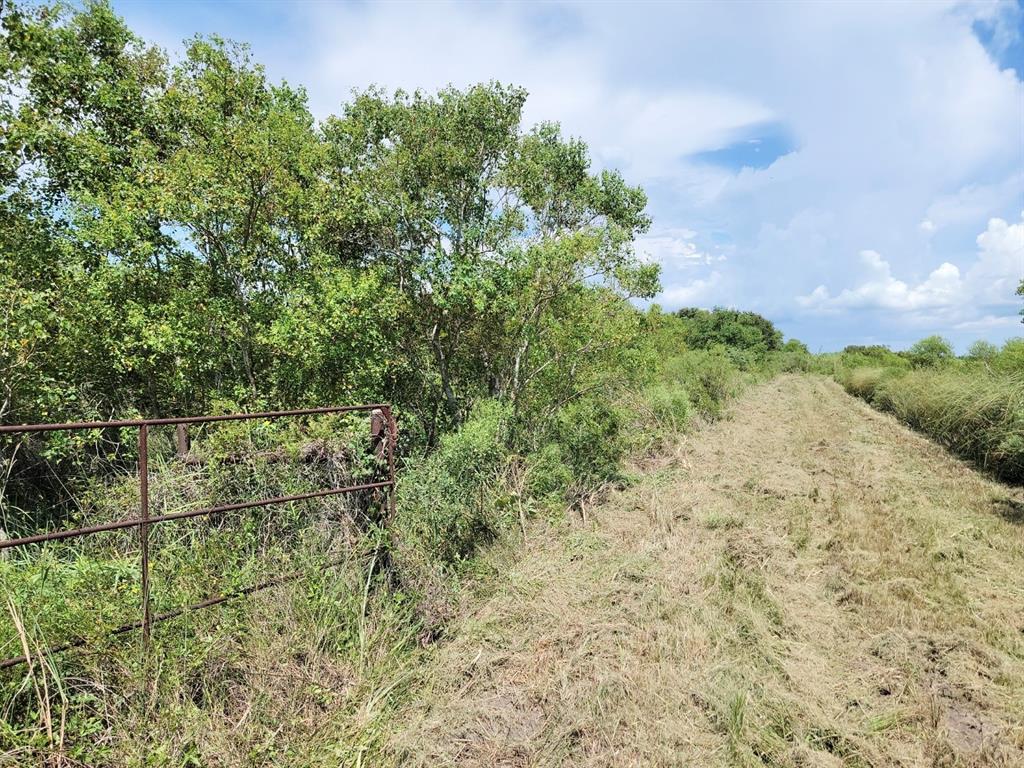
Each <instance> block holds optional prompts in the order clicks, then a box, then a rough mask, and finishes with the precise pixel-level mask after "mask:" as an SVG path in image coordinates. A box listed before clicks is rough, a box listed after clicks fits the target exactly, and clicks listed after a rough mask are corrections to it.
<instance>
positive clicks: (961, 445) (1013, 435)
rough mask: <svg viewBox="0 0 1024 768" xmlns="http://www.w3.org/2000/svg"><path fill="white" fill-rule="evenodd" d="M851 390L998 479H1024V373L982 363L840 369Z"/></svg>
mask: <svg viewBox="0 0 1024 768" xmlns="http://www.w3.org/2000/svg"><path fill="white" fill-rule="evenodd" d="M837 378H838V379H839V381H840V383H841V384H842V385H843V386H844V387H845V388H846V390H847V391H848V392H850V393H851V394H854V395H857V396H858V397H862V398H864V399H865V400H867V401H868V402H870V403H871V404H872V405H875V406H876V407H878V408H880V409H882V410H884V411H888V412H890V413H892V414H894V415H895V416H896V417H897V418H899V419H900V420H901V421H903V422H904V423H906V424H908V425H909V426H911V427H913V428H914V429H918V430H920V431H921V432H924V433H925V434H927V435H929V436H930V437H932V438H934V439H936V440H938V441H939V442H940V443H942V444H943V445H945V446H947V447H948V448H949V449H950V450H951V451H953V452H955V453H957V454H958V455H960V456H963V457H964V458H968V459H972V460H974V461H977V462H978V463H979V464H980V465H981V466H982V467H984V468H985V469H987V470H989V471H991V472H992V473H993V474H994V475H996V476H997V477H999V478H1001V479H1004V480H1008V481H1011V482H1024V375H1022V374H1020V373H1001V372H998V371H994V370H991V369H990V368H987V367H984V366H960V367H953V368H946V369H920V370H912V371H903V370H894V369H890V368H878V367H858V368H852V369H845V368H844V369H841V370H840V372H839V374H838V375H837Z"/></svg>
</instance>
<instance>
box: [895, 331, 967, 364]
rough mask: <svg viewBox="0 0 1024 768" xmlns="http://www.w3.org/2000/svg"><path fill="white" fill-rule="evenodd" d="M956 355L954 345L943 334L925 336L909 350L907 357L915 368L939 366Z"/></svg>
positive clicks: (948, 361)
mask: <svg viewBox="0 0 1024 768" xmlns="http://www.w3.org/2000/svg"><path fill="white" fill-rule="evenodd" d="M955 357H956V355H954V354H953V345H952V344H950V343H949V342H948V341H946V339H944V338H942V337H941V336H928V337H926V338H923V339H921V340H920V341H918V342H917V343H915V344H914V345H913V346H912V347H911V348H910V349H908V350H907V358H908V359H909V360H910V364H911V365H912V366H913V367H915V368H939V367H941V366H944V365H947V364H948V363H950V362H951V361H952V360H953V359H954V358H955Z"/></svg>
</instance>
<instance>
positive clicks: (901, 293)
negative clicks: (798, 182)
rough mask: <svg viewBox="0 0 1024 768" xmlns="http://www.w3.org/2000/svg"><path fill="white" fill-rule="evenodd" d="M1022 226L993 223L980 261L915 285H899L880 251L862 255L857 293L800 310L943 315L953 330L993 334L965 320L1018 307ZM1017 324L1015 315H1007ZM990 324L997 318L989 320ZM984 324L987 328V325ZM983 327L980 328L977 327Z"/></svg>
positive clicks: (809, 300)
mask: <svg viewBox="0 0 1024 768" xmlns="http://www.w3.org/2000/svg"><path fill="white" fill-rule="evenodd" d="M1021 217H1022V222H1021V223H1018V224H1008V223H1007V222H1006V221H1004V220H1003V219H998V218H995V219H991V220H989V222H988V227H987V229H986V230H985V231H984V232H982V233H981V234H980V235H978V237H977V244H978V255H977V258H976V259H975V260H974V262H973V263H972V264H971V265H970V267H968V269H967V271H966V273H964V274H961V272H960V269H959V267H957V266H956V265H955V264H951V263H950V262H948V261H946V262H943V263H942V264H940V265H939V266H938V267H937V268H935V269H934V270H932V271H931V272H930V273H929V275H928V276H927V277H926V278H925V279H924V280H922V281H921V282H920V283H918V284H916V285H911V284H908V283H907V282H905V281H903V280H900V279H897V278H896V277H894V276H893V274H892V267H891V265H890V264H889V262H888V261H886V260H885V259H883V258H882V256H881V255H880V254H879V253H877V252H876V251H861V254H860V259H861V263H862V264H863V266H864V270H863V271H864V273H865V275H864V279H863V280H862V281H861V282H860V283H859V284H858V285H857V286H856V287H854V288H844V289H843V290H842V291H841V292H840V293H839V294H838V295H835V296H833V295H832V294H831V293H830V291H829V289H828V288H827V287H826V286H824V285H819V286H818V287H816V288H815V289H814V290H813V291H811V292H810V293H808V294H806V295H803V296H798V297H797V298H796V303H797V305H798V306H800V307H802V308H804V309H808V310H814V311H819V312H822V311H824V312H834V311H836V310H843V309H860V310H863V309H879V310H888V311H895V312H904V313H915V312H920V311H923V310H943V311H944V313H945V315H946V316H947V319H948V321H949V324H950V326H951V327H955V328H959V329H964V330H966V329H972V328H989V327H994V326H997V325H1003V323H993V322H991V320H984V318H981V317H977V318H967V319H960V318H963V317H964V315H970V314H977V313H979V312H980V311H982V310H984V309H985V308H990V307H1006V308H1008V309H1009V308H1010V307H1014V308H1015V305H1016V299H1015V297H1014V291H1015V290H1016V288H1017V285H1018V283H1019V281H1020V280H1021V278H1022V277H1024V213H1022V214H1021ZM1006 316H1007V317H1011V319H1012V318H1015V315H1006ZM985 317H986V318H991V317H994V316H993V315H985ZM983 320H984V322H982V321H983ZM974 323H978V325H974Z"/></svg>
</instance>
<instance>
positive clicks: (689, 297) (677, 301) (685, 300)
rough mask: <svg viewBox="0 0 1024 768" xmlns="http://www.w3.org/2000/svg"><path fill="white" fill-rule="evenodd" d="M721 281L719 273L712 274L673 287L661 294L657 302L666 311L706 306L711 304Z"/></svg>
mask: <svg viewBox="0 0 1024 768" xmlns="http://www.w3.org/2000/svg"><path fill="white" fill-rule="evenodd" d="M721 281H722V273H721V272H717V271H715V272H712V273H711V274H710V275H708V276H707V277H705V278H701V279H698V280H690V281H689V282H686V283H683V284H678V285H674V286H672V287H671V288H667V289H666V290H665V291H664V292H662V294H661V296H659V297H658V300H659V302H660V303H661V304H663V305H664V306H665V307H666V308H667V309H678V308H679V307H685V306H690V305H694V304H696V305H701V306H703V305H707V304H709V303H712V298H713V295H714V292H715V289H716V288H717V287H718V286H719V284H720V283H721Z"/></svg>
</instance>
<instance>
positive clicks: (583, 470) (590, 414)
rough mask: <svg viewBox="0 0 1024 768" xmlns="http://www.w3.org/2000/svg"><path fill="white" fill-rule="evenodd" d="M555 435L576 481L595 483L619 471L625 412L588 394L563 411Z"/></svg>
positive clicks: (622, 447)
mask: <svg viewBox="0 0 1024 768" xmlns="http://www.w3.org/2000/svg"><path fill="white" fill-rule="evenodd" d="M556 424H557V427H556V432H555V434H554V435H553V437H554V439H555V442H557V443H558V444H559V446H560V447H561V449H562V453H563V456H564V457H565V461H566V464H567V465H568V466H569V467H570V469H571V470H572V473H573V477H574V479H575V480H576V481H577V482H583V483H593V482H600V481H603V480H607V479H610V478H612V477H614V476H615V475H617V474H618V470H619V461H620V459H621V458H622V455H623V453H624V451H625V443H624V441H623V439H622V434H621V426H622V415H621V414H620V413H619V412H618V411H617V410H616V409H615V407H614V406H612V405H611V404H609V403H608V402H607V401H605V400H604V399H603V398H599V397H586V398H581V399H579V400H576V401H575V402H573V403H571V404H569V405H568V406H566V407H565V408H563V409H562V410H561V412H560V413H559V415H558V419H557V422H556Z"/></svg>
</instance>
